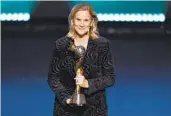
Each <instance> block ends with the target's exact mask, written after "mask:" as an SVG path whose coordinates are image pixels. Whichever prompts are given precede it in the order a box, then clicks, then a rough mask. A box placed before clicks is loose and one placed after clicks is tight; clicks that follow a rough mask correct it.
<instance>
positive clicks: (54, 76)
mask: <svg viewBox="0 0 171 116" xmlns="http://www.w3.org/2000/svg"><path fill="white" fill-rule="evenodd" d="M58 47H59V46H58V45H57V44H55V49H54V50H53V55H52V60H51V64H50V68H49V72H48V80H47V81H48V84H49V86H50V88H51V89H52V90H53V92H54V93H55V95H56V96H57V98H58V100H59V102H60V103H62V104H63V105H66V100H67V99H68V98H70V97H71V92H70V91H69V90H68V89H66V88H65V87H64V86H63V85H62V83H61V82H60V78H61V74H62V70H61V63H60V62H61V60H62V59H60V57H59V56H60V51H61V50H60V49H59V48H58Z"/></svg>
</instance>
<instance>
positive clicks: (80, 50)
mask: <svg viewBox="0 0 171 116" xmlns="http://www.w3.org/2000/svg"><path fill="white" fill-rule="evenodd" d="M71 49H72V51H74V52H75V54H76V55H77V57H78V60H77V61H76V67H75V69H76V76H78V75H82V74H83V67H82V63H83V59H84V54H85V48H84V47H83V46H75V45H74V44H73V45H72V47H71ZM84 104H86V99H85V95H84V94H83V93H81V87H80V86H79V85H76V89H75V93H74V94H73V95H72V98H71V105H73V106H83V105H84Z"/></svg>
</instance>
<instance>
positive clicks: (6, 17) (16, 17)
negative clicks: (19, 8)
mask: <svg viewBox="0 0 171 116" xmlns="http://www.w3.org/2000/svg"><path fill="white" fill-rule="evenodd" d="M29 19H30V14H29V13H2V14H0V20H1V21H28V20H29Z"/></svg>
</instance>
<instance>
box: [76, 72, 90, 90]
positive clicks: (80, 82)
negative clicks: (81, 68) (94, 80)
mask: <svg viewBox="0 0 171 116" xmlns="http://www.w3.org/2000/svg"><path fill="white" fill-rule="evenodd" d="M74 79H75V81H76V84H77V85H79V86H80V87H83V88H88V87H89V85H88V80H87V79H85V77H84V76H83V75H78V76H76V78H74Z"/></svg>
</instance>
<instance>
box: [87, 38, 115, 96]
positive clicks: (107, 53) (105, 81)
mask: <svg viewBox="0 0 171 116" xmlns="http://www.w3.org/2000/svg"><path fill="white" fill-rule="evenodd" d="M99 49H100V54H99V55H100V56H99V62H100V65H101V67H102V68H101V73H97V74H96V76H97V77H93V78H92V79H88V85H89V88H88V89H85V92H86V94H88V95H90V94H92V93H94V92H96V91H98V90H103V89H105V88H106V87H108V86H111V85H113V84H114V82H115V74H114V62H113V57H112V53H111V48H110V45H109V42H108V41H107V42H105V43H102V44H101V45H100V48H99Z"/></svg>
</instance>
